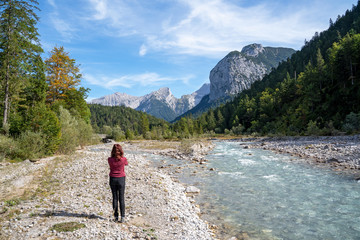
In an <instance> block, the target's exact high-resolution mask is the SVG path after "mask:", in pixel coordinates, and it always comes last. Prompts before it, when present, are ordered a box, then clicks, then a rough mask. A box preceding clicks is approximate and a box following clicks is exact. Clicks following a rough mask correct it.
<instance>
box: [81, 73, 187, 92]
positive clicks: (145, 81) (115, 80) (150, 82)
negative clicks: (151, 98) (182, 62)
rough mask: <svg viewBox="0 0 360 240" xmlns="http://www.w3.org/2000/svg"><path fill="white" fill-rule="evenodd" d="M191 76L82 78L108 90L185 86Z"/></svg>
mask: <svg viewBox="0 0 360 240" xmlns="http://www.w3.org/2000/svg"><path fill="white" fill-rule="evenodd" d="M192 78H193V76H185V77H178V78H176V77H163V76H160V75H159V74H157V73H142V74H133V75H131V74H130V75H123V76H118V77H108V76H93V75H89V74H86V75H85V76H84V79H85V81H87V82H88V83H90V84H92V85H97V86H102V87H105V88H108V89H112V88H114V87H124V88H131V87H133V86H135V85H140V86H144V87H146V86H160V85H161V84H163V83H169V82H182V83H185V84H187V83H188V82H189V80H190V79H192Z"/></svg>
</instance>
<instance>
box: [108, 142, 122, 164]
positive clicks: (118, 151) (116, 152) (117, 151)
mask: <svg viewBox="0 0 360 240" xmlns="http://www.w3.org/2000/svg"><path fill="white" fill-rule="evenodd" d="M123 156H124V151H123V149H122V147H121V145H120V144H114V146H113V148H112V150H111V157H113V158H115V159H116V160H118V161H119V160H120V158H121V157H123Z"/></svg>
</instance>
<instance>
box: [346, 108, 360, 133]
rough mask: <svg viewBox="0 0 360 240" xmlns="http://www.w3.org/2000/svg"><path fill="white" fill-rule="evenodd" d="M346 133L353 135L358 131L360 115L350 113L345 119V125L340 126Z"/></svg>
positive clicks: (359, 128)
mask: <svg viewBox="0 0 360 240" xmlns="http://www.w3.org/2000/svg"><path fill="white" fill-rule="evenodd" d="M342 128H343V130H344V131H346V132H347V133H353V132H356V131H359V130H360V113H358V114H355V113H353V112H351V113H350V114H348V115H347V116H346V118H345V123H344V124H343V126H342Z"/></svg>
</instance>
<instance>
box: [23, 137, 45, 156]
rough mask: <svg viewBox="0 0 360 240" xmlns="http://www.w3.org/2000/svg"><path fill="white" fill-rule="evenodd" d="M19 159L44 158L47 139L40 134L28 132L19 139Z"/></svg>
mask: <svg viewBox="0 0 360 240" xmlns="http://www.w3.org/2000/svg"><path fill="white" fill-rule="evenodd" d="M17 144H18V146H19V153H18V154H19V156H18V157H19V158H21V159H36V158H40V157H43V156H44V155H45V152H46V139H45V138H44V135H43V134H42V133H40V132H31V131H26V132H24V133H22V134H21V135H20V137H19V138H18V139H17Z"/></svg>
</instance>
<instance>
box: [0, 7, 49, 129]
mask: <svg viewBox="0 0 360 240" xmlns="http://www.w3.org/2000/svg"><path fill="white" fill-rule="evenodd" d="M37 5H38V2H37V1H36V0H22V1H20V0H2V1H1V2H0V32H1V35H0V85H1V88H2V91H1V92H2V93H3V95H1V100H2V102H3V106H2V114H3V115H2V118H3V119H2V127H3V129H6V128H7V125H8V124H9V114H10V112H11V111H14V109H15V107H12V106H16V104H17V102H18V101H19V99H20V93H21V91H22V90H23V89H24V88H25V87H26V85H27V83H28V81H29V78H31V73H30V72H31V69H34V68H32V66H31V64H33V63H34V62H36V58H39V54H40V53H41V52H43V50H42V48H41V46H40V43H39V38H38V36H39V34H38V32H37V28H36V26H35V25H36V23H37V21H38V16H37V15H36V14H35V12H34V11H35V10H38V8H37ZM10 110H11V111H10Z"/></svg>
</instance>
